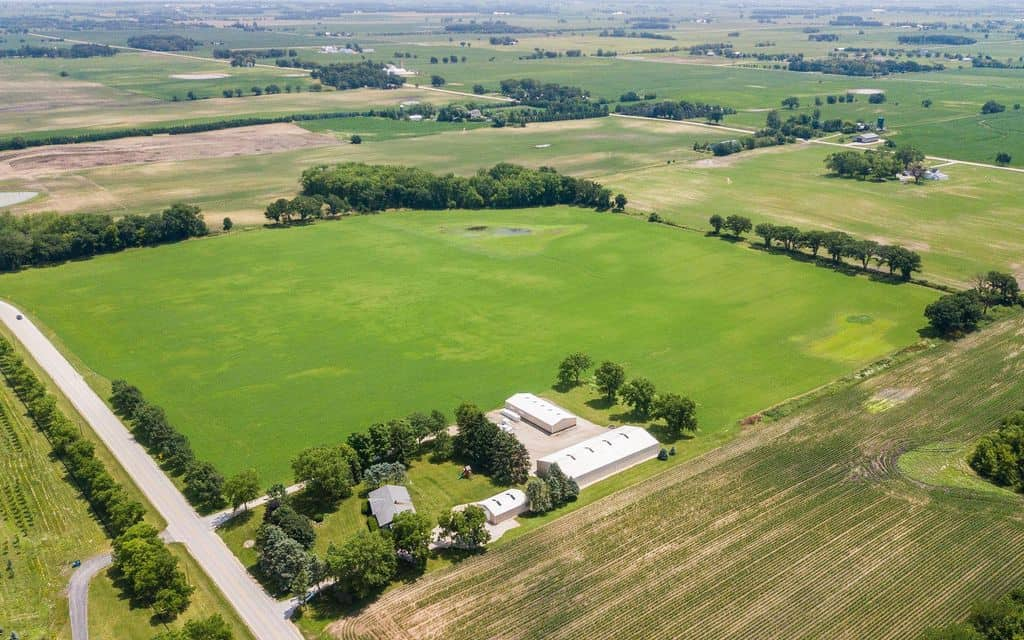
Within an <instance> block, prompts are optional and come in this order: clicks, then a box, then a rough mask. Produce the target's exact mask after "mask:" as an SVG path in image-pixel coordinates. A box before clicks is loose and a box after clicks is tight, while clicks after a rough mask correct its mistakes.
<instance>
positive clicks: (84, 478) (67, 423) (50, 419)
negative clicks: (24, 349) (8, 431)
mask: <svg viewBox="0 0 1024 640" xmlns="http://www.w3.org/2000/svg"><path fill="white" fill-rule="evenodd" d="M0 372H2V373H3V375H4V377H5V378H7V382H8V384H10V386H11V388H12V389H13V390H14V393H15V394H16V395H17V396H18V398H19V399H20V400H21V401H22V402H23V403H24V405H25V408H26V411H27V413H28V416H29V418H31V419H32V422H33V423H34V424H35V426H36V428H37V429H39V430H40V431H41V432H43V434H45V435H46V438H47V440H49V441H50V446H51V447H53V453H54V455H55V456H56V457H57V459H58V460H60V461H61V462H62V463H63V464H64V467H65V468H66V469H67V470H68V475H69V476H70V477H71V479H72V480H73V481H74V483H75V484H76V485H77V486H78V489H79V490H80V491H81V492H82V495H83V496H84V497H85V499H86V500H87V501H88V502H89V506H90V507H92V510H93V513H95V514H96V516H97V517H98V518H99V519H100V521H101V522H102V523H103V526H104V528H105V529H106V530H107V534H108V535H109V536H110V537H111V538H116V537H118V536H120V535H121V534H122V533H124V532H125V531H126V530H127V529H128V528H129V527H131V526H132V525H134V524H136V523H138V522H141V521H142V517H143V515H144V514H145V509H144V508H143V506H142V505H141V504H139V503H138V502H136V501H135V500H132V499H131V497H129V495H128V491H127V490H126V489H125V488H124V487H123V486H121V485H120V484H118V483H117V482H116V481H115V480H114V478H113V477H112V476H111V475H110V472H109V471H107V468H106V467H105V466H104V465H103V462H101V461H100V460H99V459H98V458H97V457H96V455H95V447H94V446H93V444H92V443H91V442H89V441H88V440H86V439H85V438H84V437H83V436H82V434H81V431H80V430H79V428H78V426H77V425H75V424H74V423H73V422H71V420H69V419H68V417H67V416H66V415H64V413H63V412H62V411H61V410H60V409H59V408H58V407H57V402H56V400H55V399H54V397H53V396H52V395H50V394H49V393H48V392H47V391H46V387H45V385H43V383H42V382H40V381H39V378H38V377H36V374H35V373H34V372H33V371H32V369H30V368H29V367H28V366H27V365H26V364H25V362H24V361H23V360H22V359H21V357H20V356H18V354H17V353H15V352H14V347H12V346H11V343H10V342H8V341H7V339H6V338H3V337H0ZM8 455H13V454H10V453H9V454H8Z"/></svg>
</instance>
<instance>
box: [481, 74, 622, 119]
mask: <svg viewBox="0 0 1024 640" xmlns="http://www.w3.org/2000/svg"><path fill="white" fill-rule="evenodd" d="M499 91H500V92H501V94H502V95H503V96H507V97H509V98H512V99H513V100H515V101H516V103H517V104H518V105H521V106H524V107H529V108H527V109H518V108H517V109H505V110H502V111H501V112H500V113H494V112H493V111H489V114H491V117H492V118H495V123H496V124H497V123H499V122H501V123H502V124H504V123H508V124H526V123H527V122H553V121H557V120H581V119H584V118H603V117H604V116H607V115H608V102H607V100H604V99H601V100H591V98H590V92H589V91H587V90H586V89H581V88H580V87H572V86H567V85H561V84H556V83H553V82H540V81H538V80H534V79H532V78H520V79H509V80H502V81H501V83H500V85H499ZM499 118H500V120H499Z"/></svg>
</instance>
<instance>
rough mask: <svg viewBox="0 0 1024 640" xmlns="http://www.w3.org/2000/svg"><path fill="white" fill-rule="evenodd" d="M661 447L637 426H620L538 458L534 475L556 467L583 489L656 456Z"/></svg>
mask: <svg viewBox="0 0 1024 640" xmlns="http://www.w3.org/2000/svg"><path fill="white" fill-rule="evenodd" d="M660 449H661V445H660V444H659V443H658V441H657V440H656V439H655V438H654V436H652V435H651V434H649V433H647V431H646V430H644V429H641V428H640V427H632V426H628V425H626V426H622V427H617V428H615V429H609V430H608V431H607V433H603V434H601V435H599V436H595V437H593V438H590V439H588V440H584V441H583V442H580V443H578V444H574V445H572V446H571V447H566V448H565V449H562V450H561V451H556V452H554V453H552V454H550V455H546V456H544V457H543V458H538V459H537V475H539V476H543V475H545V474H546V473H547V470H548V469H549V468H551V465H553V464H557V465H558V468H559V469H561V470H562V473H564V474H565V475H567V476H569V477H570V478H572V479H573V480H575V481H576V483H577V484H578V485H580V486H581V487H584V486H586V485H588V484H593V483H595V482H597V481H598V480H603V479H604V478H607V477H608V476H611V475H614V474H616V473H618V472H619V471H622V470H623V469H628V468H629V467H632V466H633V465H635V464H639V463H641V462H644V461H646V460H650V459H651V458H655V457H657V456H658V451H659V450H660Z"/></svg>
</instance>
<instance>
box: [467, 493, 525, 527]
mask: <svg viewBox="0 0 1024 640" xmlns="http://www.w3.org/2000/svg"><path fill="white" fill-rule="evenodd" d="M477 504H478V505H480V506H481V507H483V508H484V511H485V512H487V522H490V523H491V524H498V523H499V522H504V521H505V520H508V519H509V518H514V517H516V516H517V515H519V514H520V513H522V512H524V511H526V508H527V506H528V505H527V504H526V494H525V493H523V492H522V491H520V490H519V489H506V490H505V491H502V492H501V493H499V494H498V495H496V496H491V497H490V498H487V499H486V500H483V501H481V502H478V503H477Z"/></svg>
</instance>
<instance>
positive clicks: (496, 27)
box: [444, 20, 533, 33]
mask: <svg viewBox="0 0 1024 640" xmlns="http://www.w3.org/2000/svg"><path fill="white" fill-rule="evenodd" d="M444 30H445V31H447V32H448V33H530V32H531V31H533V29H531V28H529V27H523V26H519V25H514V24H509V23H507V22H505V21H504V20H489V21H487V22H455V23H452V24H446V25H445V26H444Z"/></svg>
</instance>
